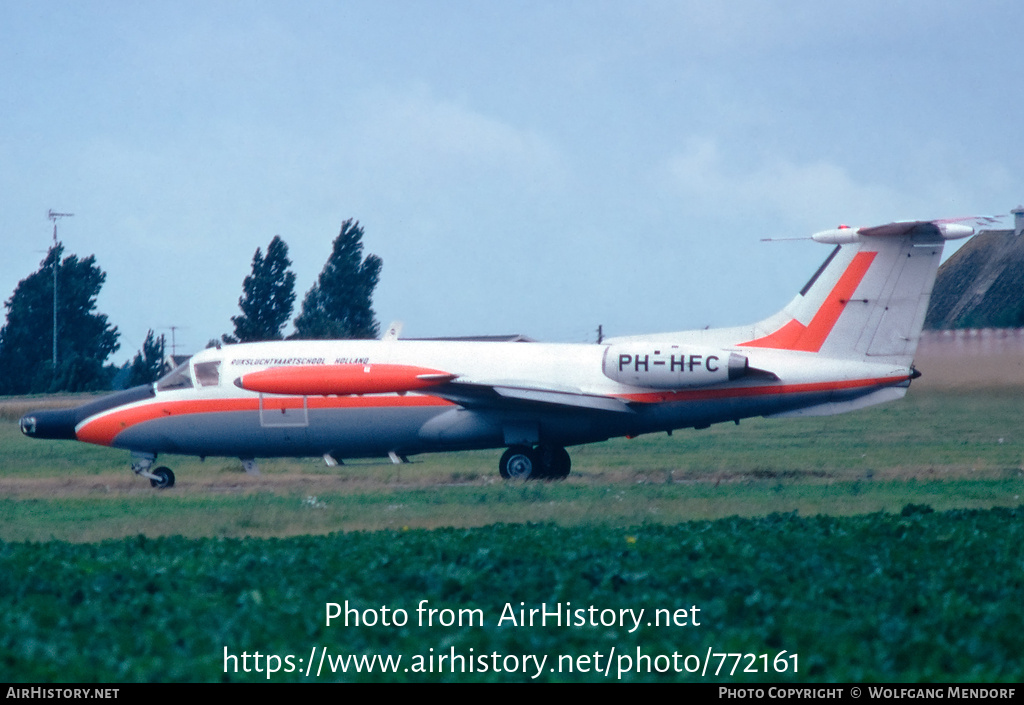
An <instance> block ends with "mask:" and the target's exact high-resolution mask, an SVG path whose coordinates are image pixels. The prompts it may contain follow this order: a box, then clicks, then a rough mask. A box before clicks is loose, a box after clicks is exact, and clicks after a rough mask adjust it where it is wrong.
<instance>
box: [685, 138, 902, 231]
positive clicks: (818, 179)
mask: <svg viewBox="0 0 1024 705" xmlns="http://www.w3.org/2000/svg"><path fill="white" fill-rule="evenodd" d="M751 161H753V162H754V163H751ZM667 172H668V175H669V183H670V185H671V187H672V188H674V189H676V190H678V191H679V192H681V193H682V194H683V195H684V196H685V197H687V198H691V199H693V200H695V201H698V202H700V203H701V204H702V208H704V209H715V210H718V209H723V210H729V211H732V212H739V213H745V214H749V215H756V216H757V217H758V219H759V220H767V221H772V220H774V221H780V223H781V224H786V225H789V226H800V227H809V228H824V227H831V226H832V225H833V224H836V225H837V224H838V223H834V221H836V219H837V218H840V219H849V220H852V221H855V222H864V223H868V222H874V221H875V220H881V221H887V220H892V219H894V218H896V217H902V216H903V215H905V211H906V210H907V208H908V204H912V203H913V202H915V201H916V199H914V198H910V197H908V196H907V195H906V194H901V193H898V192H896V191H894V190H892V189H890V188H888V187H886V186H884V185H882V184H880V183H862V182H859V181H857V180H856V179H855V178H853V177H852V176H851V175H850V174H849V173H848V172H847V171H846V170H845V169H843V168H842V167H839V166H837V165H835V164H830V163H828V162H826V161H813V162H808V163H799V162H796V161H793V160H791V159H789V158H787V157H784V156H779V155H769V156H765V157H762V158H761V159H759V160H757V159H756V158H749V157H748V158H744V159H735V160H732V161H731V162H730V161H727V159H726V158H725V157H724V156H723V154H722V151H721V150H720V149H719V147H718V144H717V142H716V141H715V140H712V139H700V138H694V139H691V140H690V141H689V143H688V144H687V146H686V148H685V149H683V150H682V151H680V152H678V153H676V154H674V155H673V156H672V157H671V158H670V159H669V160H668V163H667ZM906 215H909V214H906Z"/></svg>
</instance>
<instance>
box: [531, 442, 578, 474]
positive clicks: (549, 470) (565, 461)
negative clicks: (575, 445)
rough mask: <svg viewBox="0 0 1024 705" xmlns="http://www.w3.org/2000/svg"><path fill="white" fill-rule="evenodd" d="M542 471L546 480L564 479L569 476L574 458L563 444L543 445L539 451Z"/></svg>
mask: <svg viewBox="0 0 1024 705" xmlns="http://www.w3.org/2000/svg"><path fill="white" fill-rule="evenodd" d="M537 455H538V458H539V460H540V466H541V471H542V474H543V477H544V479H546V480H564V479H565V478H567V477H569V470H570V469H571V468H572V459H571V458H570V457H569V452H568V451H567V450H566V449H565V448H563V447H562V446H541V447H540V448H539V449H538V452H537Z"/></svg>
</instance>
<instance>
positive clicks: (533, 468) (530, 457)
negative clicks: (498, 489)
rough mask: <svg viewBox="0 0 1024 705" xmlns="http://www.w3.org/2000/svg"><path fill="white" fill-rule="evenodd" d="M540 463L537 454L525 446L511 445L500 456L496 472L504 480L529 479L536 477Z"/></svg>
mask: <svg viewBox="0 0 1024 705" xmlns="http://www.w3.org/2000/svg"><path fill="white" fill-rule="evenodd" d="M539 468H540V463H539V462H538V458H537V454H536V453H534V452H533V449H532V448H527V447H526V446H512V447H511V448H509V449H508V450H506V451H505V454H504V455H502V456H501V461H500V462H499V463H498V472H499V473H501V476H502V477H503V478H504V479H506V480H511V479H518V480H529V479H531V478H535V477H537V475H539V474H540V473H539V472H538V470H539Z"/></svg>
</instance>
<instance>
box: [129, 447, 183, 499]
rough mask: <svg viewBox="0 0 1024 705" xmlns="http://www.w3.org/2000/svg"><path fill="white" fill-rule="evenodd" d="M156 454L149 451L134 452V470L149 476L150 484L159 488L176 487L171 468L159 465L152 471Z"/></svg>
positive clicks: (138, 473)
mask: <svg viewBox="0 0 1024 705" xmlns="http://www.w3.org/2000/svg"><path fill="white" fill-rule="evenodd" d="M154 460H156V456H155V455H150V454H149V453H132V472H134V473H135V474H136V475H141V476H142V477H148V478H149V484H150V485H152V486H153V487H155V488H157V489H158V490H166V489H168V488H170V487H174V473H173V472H171V469H170V468H165V467H159V468H155V469H153V470H152V471H150V468H151V467H152V466H153V461H154Z"/></svg>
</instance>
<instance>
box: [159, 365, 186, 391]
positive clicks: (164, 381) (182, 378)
mask: <svg viewBox="0 0 1024 705" xmlns="http://www.w3.org/2000/svg"><path fill="white" fill-rule="evenodd" d="M156 388H157V391H160V392H166V391H167V390H168V389H191V388H192V376H191V375H189V373H188V363H187V362H186V363H183V364H181V365H178V366H177V367H175V368H174V369H173V370H171V371H170V372H168V373H167V374H165V375H164V376H163V377H161V378H160V379H158V380H157V382H156Z"/></svg>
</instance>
